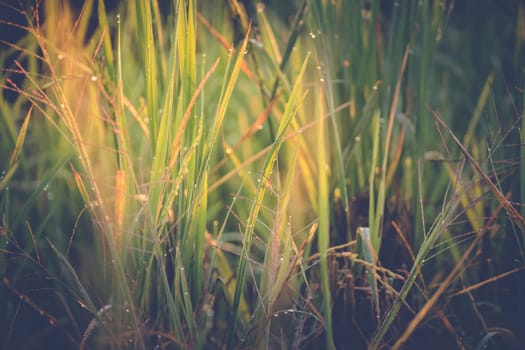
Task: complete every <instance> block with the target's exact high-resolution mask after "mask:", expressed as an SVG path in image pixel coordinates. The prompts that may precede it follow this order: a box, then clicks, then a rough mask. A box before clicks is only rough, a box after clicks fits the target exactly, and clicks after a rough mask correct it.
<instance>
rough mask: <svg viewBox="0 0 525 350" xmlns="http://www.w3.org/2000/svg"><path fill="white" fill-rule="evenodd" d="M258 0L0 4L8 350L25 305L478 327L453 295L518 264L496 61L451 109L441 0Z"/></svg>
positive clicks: (286, 333) (135, 322) (112, 340)
mask: <svg viewBox="0 0 525 350" xmlns="http://www.w3.org/2000/svg"><path fill="white" fill-rule="evenodd" d="M253 5H255V6H254V7H253V8H254V10H255V12H254V13H249V12H247V11H246V8H245V7H244V5H243V3H242V2H238V1H236V0H233V1H229V2H228V6H225V5H224V4H222V3H217V2H207V1H195V0H187V1H183V0H179V1H177V2H175V4H173V6H172V7H169V6H166V5H165V4H163V3H162V2H158V1H151V2H148V1H140V0H136V1H129V2H126V3H122V4H121V6H120V7H119V8H118V9H117V10H116V11H108V10H107V9H106V8H105V6H104V2H103V1H98V2H97V1H92V0H88V1H86V2H85V3H84V4H83V7H82V9H81V11H80V12H75V11H74V10H73V9H71V8H70V7H69V6H68V5H67V4H66V3H65V2H59V1H57V2H55V1H43V2H41V3H40V8H36V7H35V8H33V9H32V10H31V9H30V10H28V11H22V10H20V11H18V10H15V9H10V8H9V9H10V10H12V11H16V12H17V13H19V14H24V15H25V16H26V19H27V23H26V24H24V25H23V28H24V30H25V31H26V33H27V35H26V37H24V38H23V39H22V40H21V41H20V42H16V43H11V44H10V46H9V51H8V54H6V56H2V58H3V59H5V60H6V61H5V62H4V65H5V67H6V68H5V69H4V70H3V71H2V74H3V75H2V79H1V84H2V87H3V89H4V90H5V91H6V92H10V93H13V94H14V95H15V96H16V97H15V99H13V100H9V101H8V100H7V99H2V100H1V101H0V111H1V115H2V117H1V119H0V128H1V129H0V130H1V131H2V135H5V137H2V140H1V141H0V147H1V150H2V152H3V153H4V154H5V155H6V156H5V157H3V158H2V159H1V160H0V167H1V169H0V170H1V171H2V174H1V175H0V191H1V192H0V193H1V194H0V208H1V218H0V219H1V223H0V244H1V248H0V249H1V250H0V271H1V272H2V284H3V286H4V287H5V290H6V300H8V302H7V303H6V306H4V307H3V309H0V311H4V314H5V315H6V316H5V318H4V319H3V320H5V321H6V324H8V325H9V326H8V327H7V328H6V329H5V330H3V333H2V335H5V339H8V340H6V343H5V345H4V346H5V347H6V348H8V347H9V346H14V345H17V344H18V343H21V342H23V340H22V339H21V337H20V335H19V333H18V332H19V328H18V327H19V326H18V322H19V320H20V322H26V319H27V317H28V316H27V315H28V314H29V315H30V314H31V312H36V313H37V314H40V315H41V316H42V317H43V319H44V322H46V323H47V327H49V329H50V330H56V328H54V327H56V325H57V324H63V323H68V324H70V325H71V326H64V327H63V328H61V332H63V333H61V334H63V335H64V336H63V337H62V338H64V339H66V340H65V342H67V344H69V346H71V345H72V344H74V345H75V346H76V347H80V348H86V349H87V348H92V347H93V348H98V347H104V348H106V347H107V348H114V349H120V348H123V347H126V348H138V349H142V348H192V349H193V348H195V349H206V348H210V347H211V348H228V349H230V348H287V347H290V348H297V349H298V348H305V347H307V348H317V347H320V348H329V349H335V348H346V347H350V346H351V345H352V346H355V347H356V348H370V349H379V348H382V347H385V346H386V347H393V348H403V346H405V345H407V344H411V343H410V342H411V339H416V340H414V344H420V343H417V336H418V334H417V332H418V330H420V329H421V328H422V327H423V328H424V327H427V328H424V329H425V330H426V329H429V330H431V331H432V330H434V329H437V330H436V331H435V335H436V337H441V336H443V335H446V336H447V337H451V338H452V339H453V341H454V342H455V343H454V344H455V345H456V346H457V347H458V348H470V347H474V346H478V347H479V346H481V345H484V344H489V342H490V341H491V340H490V338H491V337H494V335H493V334H494V333H493V331H490V329H489V328H487V327H485V328H484V329H483V330H482V335H481V336H479V337H476V336H470V337H466V338H465V339H464V337H463V336H461V335H459V333H460V332H463V324H462V323H461V322H460V321H459V320H458V318H456V317H455V316H456V315H457V314H459V313H460V311H456V310H457V309H455V307H454V305H453V303H452V301H453V300H454V298H455V297H459V296H463V295H468V296H469V297H470V298H471V300H472V301H471V302H469V303H468V306H467V307H471V308H472V309H473V310H475V311H476V312H477V313H478V314H479V311H478V309H477V307H478V306H477V303H476V300H477V299H476V297H477V295H476V294H475V293H476V292H477V291H478V290H481V289H483V288H484V287H486V286H487V285H488V286H490V285H491V284H495V283H499V282H500V281H501V280H504V279H505V278H506V277H508V276H511V277H512V276H513V274H514V273H516V274H517V273H519V272H520V271H521V269H522V268H523V261H522V258H523V247H522V245H523V244H524V243H523V242H524V239H523V232H524V226H525V224H524V223H525V221H524V219H523V205H521V204H520V203H522V202H523V197H524V195H523V189H522V188H518V191H517V192H516V190H515V189H514V190H513V188H517V187H513V184H512V180H511V183H510V184H509V179H514V178H516V173H518V172H519V174H520V176H519V179H522V178H523V159H522V158H523V157H522V156H523V152H522V150H520V149H519V147H518V148H516V144H519V142H518V143H513V142H514V141H516V140H518V141H522V139H523V138H522V134H519V135H516V132H519V129H518V128H519V126H520V125H521V126H522V125H523V119H522V115H521V114H519V113H518V110H519V107H515V113H516V114H517V116H514V117H515V119H516V120H514V119H512V118H514V117H512V118H511V117H510V116H509V117H508V118H509V119H508V120H514V121H513V122H512V123H509V124H510V125H508V126H506V128H503V127H501V126H497V125H499V124H498V121H500V120H501V119H502V117H501V116H500V115H499V114H498V112H497V111H498V107H499V106H498V105H497V103H496V102H494V101H496V99H497V98H500V96H503V94H502V93H501V92H499V91H500V90H496V85H497V81H498V75H497V74H498V73H497V71H496V69H494V70H492V71H490V72H487V73H486V74H484V75H483V76H482V77H481V78H479V80H480V84H479V85H480V91H477V92H476V93H475V94H473V95H475V97H474V98H473V100H474V103H473V105H472V106H471V112H470V114H469V115H468V116H467V117H468V122H465V123H463V124H464V125H460V124H459V123H456V124H457V125H460V126H461V127H458V126H457V125H455V124H454V123H455V119H454V118H458V117H457V116H455V115H454V113H456V112H457V110H459V107H458V108H457V109H455V108H456V107H455V106H452V105H450V104H449V103H447V99H452V98H453V97H454V92H453V91H446V87H447V86H449V85H447V84H449V81H450V80H453V79H454V77H455V75H454V74H456V75H457V69H456V71H454V70H453V69H449V66H451V65H452V64H451V63H448V64H449V66H447V65H446V64H442V65H440V64H441V63H440V61H439V60H438V59H437V58H436V57H438V55H437V54H436V53H439V52H440V44H441V41H442V40H443V35H444V34H443V33H444V31H445V30H446V26H447V24H448V21H449V20H450V16H451V14H452V13H453V11H454V9H453V7H454V6H453V5H454V2H451V3H450V2H440V1H435V2H425V1H422V2H418V1H406V2H400V3H398V2H395V3H393V4H392V6H391V7H389V6H381V4H380V2H379V1H372V2H370V4H367V5H366V6H365V5H363V4H361V3H360V2H358V1H339V2H327V1H298V2H297V3H292V2H290V3H289V4H288V3H287V4H284V5H283V4H281V5H279V6H280V8H281V9H282V10H283V11H285V12H286V13H279V12H277V11H275V9H272V7H271V6H269V5H267V6H266V7H265V6H264V5H263V4H262V3H260V4H253ZM2 6H3V5H2ZM276 6H277V5H276ZM519 9H520V11H522V12H523V8H522V6H520V7H519ZM166 11H168V12H166ZM93 17H95V18H97V21H98V24H97V25H96V26H95V28H92V27H91V26H92V24H90V18H93ZM520 18H521V17H520ZM232 21H237V25H235V26H234V25H232ZM11 25H13V24H11ZM239 31H240V32H239ZM236 38H237V39H238V38H241V39H240V40H238V42H234V41H235V40H236ZM516 38H517V39H516V40H518V41H519V40H522V39H519V38H520V37H519V35H518V34H516ZM520 42H521V41H520ZM6 52H7V51H6ZM2 55H3V54H2ZM516 55H517V56H515V60H519V59H520V56H519V54H516ZM7 57H9V60H7ZM13 57H14V60H13ZM516 57H517V58H516ZM438 58H439V57H438ZM441 59H442V57H441ZM451 70H452V73H450V71H451ZM15 77H16V78H17V79H15ZM447 79H449V80H448V81H447ZM20 81H22V82H20ZM521 86H523V84H522V85H521ZM443 90H445V91H443ZM521 98H522V97H521ZM515 105H516V106H518V103H515ZM508 111H509V109H506V110H505V112H506V113H508ZM518 114H519V115H518ZM520 118H521V119H520ZM505 120H507V119H505ZM485 124H487V125H488V126H487V125H485ZM495 125H496V126H497V127H495V128H494V130H492V129H491V128H492V127H493V126H495ZM456 130H457V131H456ZM516 130H518V131H516ZM456 135H459V136H456ZM513 140H514V141H513ZM511 141H512V142H511ZM522 143H523V142H521V144H522ZM516 149H517V151H516ZM513 152H514V153H517V155H516V154H514V153H513ZM520 157H521V158H520ZM513 191H514V193H513ZM520 205H521V207H519V206H520ZM505 228H507V230H508V232H507V231H505ZM505 232H507V233H505ZM503 240H505V241H504V242H503ZM511 242H512V243H511ZM509 244H516V245H517V248H516V250H515V251H514V252H512V254H513V255H512V254H511V255H512V257H513V259H517V260H516V261H518V263H517V265H512V266H510V267H509V266H508V265H504V264H503V265H502V266H504V271H502V270H501V267H498V269H496V270H490V272H489V271H488V269H487V271H483V269H482V268H480V266H484V264H487V265H490V264H491V263H492V261H497V262H498V263H499V258H498V254H500V253H505V251H506V249H508V248H507V247H508V245H509ZM491 254H492V255H491ZM491 266H492V265H491ZM511 272H512V273H511ZM37 273H41V276H40V277H39V278H38V279H34V280H33V281H30V279H31V276H34V275H35V274H37ZM519 288H521V287H519ZM2 293H3V291H2ZM42 295H45V296H47V297H48V298H47V299H44V298H42ZM1 296H2V297H3V296H4V295H3V294H2V295H1ZM483 298H485V296H481V297H480V299H479V301H480V302H485V299H483ZM55 299H56V300H57V301H54V302H53V301H49V300H55ZM496 299H497V297H494V298H493V299H487V300H489V301H490V302H494V303H495V302H496V301H494V300H496ZM17 300H20V301H21V303H19V302H17ZM357 304H359V305H358V306H356V305H357ZM363 305H364V306H363ZM26 308H27V309H28V310H29V311H27V310H26ZM20 310H22V311H20ZM342 310H343V311H342ZM341 315H343V316H341ZM3 317H4V316H3ZM487 318H489V317H487ZM424 320H428V324H425V323H424V322H423V321H424ZM434 320H438V321H437V323H438V324H439V326H435V322H434ZM433 327H434V328H433ZM501 327H502V329H504V327H509V328H510V326H507V325H502V326H501ZM517 329H518V328H512V330H509V331H508V332H510V333H511V334H512V333H513V332H517ZM502 334H503V333H502ZM516 337H517V336H516ZM33 339H38V336H35V337H34V338H33ZM26 341H28V342H30V341H33V340H32V339H28V340H26ZM28 344H29V343H28ZM410 346H412V345H410ZM416 346H417V345H416Z"/></svg>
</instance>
